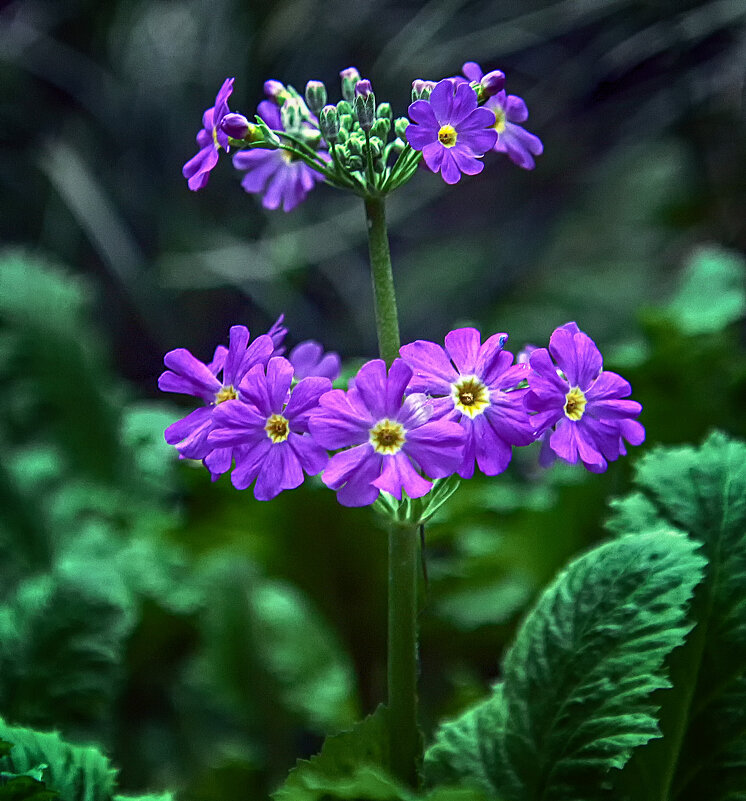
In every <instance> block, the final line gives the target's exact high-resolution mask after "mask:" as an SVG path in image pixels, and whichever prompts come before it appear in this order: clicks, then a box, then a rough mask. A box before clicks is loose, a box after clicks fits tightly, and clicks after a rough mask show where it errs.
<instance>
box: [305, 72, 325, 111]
mask: <svg viewBox="0 0 746 801" xmlns="http://www.w3.org/2000/svg"><path fill="white" fill-rule="evenodd" d="M306 103H307V104H308V108H310V109H311V111H312V112H313V113H314V114H316V116H318V115H319V112H320V111H321V109H322V108H323V107H324V106H325V105H326V86H324V84H323V83H322V82H321V81H309V82H308V83H307V84H306Z"/></svg>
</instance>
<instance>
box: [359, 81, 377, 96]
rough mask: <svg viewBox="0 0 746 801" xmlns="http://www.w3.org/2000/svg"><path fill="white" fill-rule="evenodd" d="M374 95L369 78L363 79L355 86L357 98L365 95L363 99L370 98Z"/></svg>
mask: <svg viewBox="0 0 746 801" xmlns="http://www.w3.org/2000/svg"><path fill="white" fill-rule="evenodd" d="M372 93H373V86H372V84H371V82H370V81H369V80H368V79H367V78H362V79H361V80H359V81H358V82H357V83H356V84H355V96H357V95H363V97H368V95H370V94H372Z"/></svg>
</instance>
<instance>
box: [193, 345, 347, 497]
mask: <svg viewBox="0 0 746 801" xmlns="http://www.w3.org/2000/svg"><path fill="white" fill-rule="evenodd" d="M292 381H293V366H292V365H291V364H290V362H289V361H288V360H287V359H285V358H283V357H282V356H274V357H273V358H271V359H270V360H269V363H268V364H267V368H266V372H265V368H264V367H263V366H262V365H261V364H257V365H256V366H254V367H253V368H252V369H251V370H249V372H248V373H247V374H246V375H245V377H244V379H243V381H242V382H241V384H240V386H239V391H240V400H233V401H230V402H228V403H224V404H222V405H221V406H220V407H219V408H218V409H216V410H215V414H214V417H215V425H214V428H213V430H212V431H211V433H210V436H209V437H208V439H209V442H210V444H211V445H212V446H213V447H218V448H224V449H225V448H233V453H234V456H235V459H236V466H235V467H234V468H233V472H232V473H231V481H232V482H233V486H234V487H235V488H236V489H239V490H242V489H246V488H247V487H248V486H250V485H251V483H252V482H253V481H254V480H256V484H255V485H254V497H255V498H256V499H257V500H259V501H268V500H270V499H272V498H274V497H275V496H276V495H279V494H280V492H282V490H286V489H294V488H295V487H299V486H300V485H301V484H302V483H303V473H304V471H305V472H306V473H307V474H308V475H309V476H315V475H316V474H317V473H320V472H321V471H322V470H323V469H324V467H325V466H326V464H327V462H328V460H329V455H328V454H327V452H326V451H325V450H324V448H322V447H321V446H320V445H319V444H317V443H316V442H314V440H313V438H312V437H311V435H310V434H309V433H308V417H309V415H310V414H311V412H312V411H313V409H315V408H316V407H317V405H318V401H319V396H320V395H322V394H323V393H325V392H327V391H328V390H329V389H331V386H332V383H331V381H329V379H328V378H321V377H318V376H317V377H312V378H304V379H303V380H302V381H300V382H299V383H298V384H297V385H296V387H295V388H294V389H293V391H292V393H291V392H290V385H291V383H292ZM288 398H289V399H288Z"/></svg>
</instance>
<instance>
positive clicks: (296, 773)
mask: <svg viewBox="0 0 746 801" xmlns="http://www.w3.org/2000/svg"><path fill="white" fill-rule="evenodd" d="M387 718H388V710H387V709H386V707H383V706H379V707H378V709H376V711H375V712H374V713H373V714H372V715H369V716H368V717H367V718H365V720H363V721H361V722H360V723H356V724H355V725H354V726H353V727H352V729H350V731H345V732H342V733H341V734H335V735H332V736H331V737H327V738H326V740H324V745H323V746H322V748H321V753H319V754H317V755H316V756H314V757H311V759H309V760H299V761H298V763H297V764H296V766H295V767H294V768H293V770H291V771H290V774H289V775H288V777H287V779H286V780H285V783H284V784H283V785H282V787H280V788H279V790H277V791H276V792H275V793H273V794H272V799H273V801H317V799H320V798H323V797H324V796H326V795H329V794H336V795H337V797H338V798H371V799H379V800H380V801H385V800H386V799H398V798H400V797H401V795H400V788H398V786H397V784H396V783H395V782H394V781H393V779H391V778H390V777H388V776H386V775H385V774H384V773H382V771H381V770H380V769H384V770H385V768H386V766H387V765H388V762H389V756H388V753H389V735H388V725H387ZM348 792H350V793H352V795H349V794H347V795H345V794H344V793H348ZM340 793H343V794H342V795H340ZM356 793H357V794H356Z"/></svg>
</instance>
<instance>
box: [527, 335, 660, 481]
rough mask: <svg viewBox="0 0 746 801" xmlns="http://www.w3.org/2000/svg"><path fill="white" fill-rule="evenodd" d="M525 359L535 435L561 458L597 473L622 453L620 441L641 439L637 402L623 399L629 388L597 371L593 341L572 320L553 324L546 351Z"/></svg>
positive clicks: (598, 360) (619, 379)
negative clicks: (552, 331)
mask: <svg viewBox="0 0 746 801" xmlns="http://www.w3.org/2000/svg"><path fill="white" fill-rule="evenodd" d="M552 360H554V361H552ZM529 363H530V366H531V369H530V370H529V372H528V374H527V379H528V385H529V391H528V393H527V394H526V399H525V403H526V409H527V410H528V411H529V412H530V413H532V417H531V420H532V422H533V425H534V427H535V430H536V434H537V436H541V435H543V436H544V437H545V438H546V442H547V444H548V446H549V448H551V450H552V451H553V452H554V454H556V455H557V456H559V457H560V458H561V459H564V460H565V461H567V462H570V463H571V464H576V463H577V462H578V461H581V462H582V463H583V465H584V466H585V467H586V468H587V469H588V470H590V471H592V472H594V473H602V472H603V471H604V470H606V468H607V466H608V462H611V461H614V460H615V459H618V458H619V456H620V455H624V454H625V453H626V449H625V445H624V443H625V441H626V442H628V443H629V444H631V445H640V444H641V443H642V442H643V441H644V439H645V429H644V428H643V426H642V424H641V423H639V422H638V421H637V419H636V418H637V417H638V415H639V414H640V411H641V410H642V406H641V405H640V404H639V403H638V402H637V401H633V400H627V396H628V395H630V394H631V392H632V388H631V387H630V385H629V383H628V382H627V381H625V379H624V378H622V377H621V376H620V375H617V374H616V373H612V372H610V371H608V370H604V369H603V359H602V356H601V353H600V351H599V350H598V348H597V347H596V344H595V342H593V340H592V339H591V338H590V337H589V336H588V335H587V334H585V333H584V332H583V331H581V330H580V329H579V328H578V326H577V324H576V323H566V324H565V325H563V326H560V327H559V328H557V329H556V330H555V331H554V333H553V334H552V336H551V338H550V340H549V350H547V349H546V348H536V349H535V350H534V351H533V352H532V353H531V356H530V360H529Z"/></svg>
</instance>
